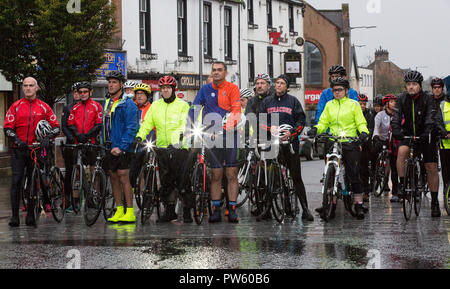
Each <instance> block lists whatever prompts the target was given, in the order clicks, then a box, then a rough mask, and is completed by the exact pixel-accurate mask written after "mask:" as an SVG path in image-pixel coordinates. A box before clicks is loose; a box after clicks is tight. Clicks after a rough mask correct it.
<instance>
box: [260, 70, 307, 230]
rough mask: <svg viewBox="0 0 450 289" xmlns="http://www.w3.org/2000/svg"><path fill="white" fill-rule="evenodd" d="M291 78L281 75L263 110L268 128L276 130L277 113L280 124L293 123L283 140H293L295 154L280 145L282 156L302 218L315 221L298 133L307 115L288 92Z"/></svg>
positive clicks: (264, 102) (265, 100)
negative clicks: (274, 120)
mask: <svg viewBox="0 0 450 289" xmlns="http://www.w3.org/2000/svg"><path fill="white" fill-rule="evenodd" d="M288 88H289V78H288V77H287V76H286V75H283V74H282V75H280V76H279V77H278V78H277V79H276V82H275V95H273V96H271V97H267V98H265V99H264V100H263V103H262V105H261V109H262V110H261V111H262V112H264V113H267V114H268V117H267V120H268V122H267V126H268V127H267V129H268V130H269V129H270V130H271V131H274V130H275V129H277V127H276V126H274V125H272V124H271V115H272V114H277V115H278V119H279V125H280V126H281V125H283V124H287V125H291V126H292V129H291V130H289V131H285V132H284V133H285V134H284V136H283V137H282V138H281V140H282V141H286V140H292V146H293V149H294V154H291V151H290V149H289V148H287V147H285V146H281V147H280V154H281V157H282V158H283V159H284V161H285V162H286V164H287V167H288V169H289V171H290V172H291V176H292V179H293V181H294V186H295V192H296V194H297V196H298V198H299V200H300V204H301V206H302V210H303V212H302V220H308V221H313V220H314V217H313V216H312V215H311V212H310V211H309V209H308V200H307V197H306V190H305V185H304V183H303V180H302V174H301V165H300V155H299V146H300V144H299V140H298V135H299V134H300V133H301V132H302V130H303V127H304V125H305V120H306V116H305V113H304V111H303V108H302V105H301V104H300V102H299V101H298V99H297V98H296V97H295V96H292V95H290V94H288Z"/></svg>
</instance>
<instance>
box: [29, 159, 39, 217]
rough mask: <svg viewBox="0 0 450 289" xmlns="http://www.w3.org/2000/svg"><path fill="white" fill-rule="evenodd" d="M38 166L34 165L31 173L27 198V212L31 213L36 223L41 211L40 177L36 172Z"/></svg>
mask: <svg viewBox="0 0 450 289" xmlns="http://www.w3.org/2000/svg"><path fill="white" fill-rule="evenodd" d="M38 170H39V168H37V167H35V168H34V169H33V172H32V173H31V184H30V194H29V198H28V206H30V208H29V210H28V213H32V214H33V217H34V220H35V222H36V224H37V223H38V221H39V217H40V215H41V214H40V213H41V190H42V188H41V178H40V175H39V172H38Z"/></svg>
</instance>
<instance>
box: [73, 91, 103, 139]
mask: <svg viewBox="0 0 450 289" xmlns="http://www.w3.org/2000/svg"><path fill="white" fill-rule="evenodd" d="M102 112H103V108H102V105H101V104H100V103H98V102H96V101H93V100H92V99H91V98H89V99H88V100H86V101H85V102H83V101H80V102H79V103H77V104H75V105H74V106H73V107H72V110H71V111H70V115H69V119H68V120H67V126H75V127H76V128H77V131H78V133H80V134H86V133H88V132H89V131H90V130H91V129H92V128H93V127H94V126H95V125H96V124H101V123H102ZM91 142H92V143H95V136H94V137H92V138H91Z"/></svg>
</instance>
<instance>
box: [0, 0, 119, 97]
mask: <svg viewBox="0 0 450 289" xmlns="http://www.w3.org/2000/svg"><path fill="white" fill-rule="evenodd" d="M80 1H81V2H80V3H81V11H80V12H81V13H69V12H68V10H67V4H68V0H1V1H0V35H2V42H3V43H2V46H3V49H1V50H0V70H1V71H2V74H3V75H4V76H5V77H6V79H7V80H9V81H11V82H13V83H20V82H22V81H23V79H24V78H25V77H27V76H33V77H35V78H36V79H37V80H38V82H39V86H40V87H41V90H40V91H41V94H40V97H41V99H43V100H44V101H45V102H47V103H48V104H49V105H53V104H54V103H55V102H57V101H59V100H60V99H61V98H62V97H64V94H65V93H68V92H69V91H70V87H71V86H72V84H73V83H74V82H77V81H81V80H84V81H92V80H93V79H95V74H94V72H95V70H96V69H98V68H99V67H100V66H101V65H102V64H103V63H104V62H105V59H104V49H105V47H106V45H107V44H108V43H109V42H110V41H111V39H112V33H113V29H114V27H115V21H114V11H115V7H113V6H111V5H110V4H109V1H108V0H80Z"/></svg>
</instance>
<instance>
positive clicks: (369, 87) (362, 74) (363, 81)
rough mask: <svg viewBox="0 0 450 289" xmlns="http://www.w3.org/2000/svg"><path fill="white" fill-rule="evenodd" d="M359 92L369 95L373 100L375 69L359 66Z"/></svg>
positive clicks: (370, 99)
mask: <svg viewBox="0 0 450 289" xmlns="http://www.w3.org/2000/svg"><path fill="white" fill-rule="evenodd" d="M358 70H359V92H360V93H363V94H365V95H367V98H368V99H369V101H371V102H372V101H373V81H374V79H373V70H372V69H368V68H365V67H359V68H358Z"/></svg>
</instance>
